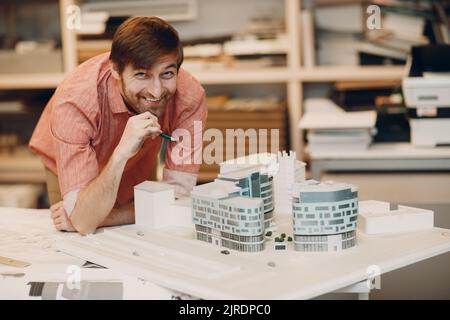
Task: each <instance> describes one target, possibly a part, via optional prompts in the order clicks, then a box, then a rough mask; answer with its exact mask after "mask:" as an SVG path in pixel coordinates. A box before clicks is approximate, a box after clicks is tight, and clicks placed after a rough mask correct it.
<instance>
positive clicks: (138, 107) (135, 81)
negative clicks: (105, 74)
mask: <svg viewBox="0 0 450 320" xmlns="http://www.w3.org/2000/svg"><path fill="white" fill-rule="evenodd" d="M113 68H114V67H113ZM113 75H114V77H115V78H116V79H117V80H119V81H120V82H121V89H122V92H121V94H122V97H123V99H124V101H125V103H126V105H127V106H128V108H130V109H131V110H132V111H134V112H136V113H138V114H139V113H143V112H146V111H150V112H151V113H153V114H154V115H155V116H157V117H158V118H160V117H161V116H162V115H163V114H164V110H165V108H166V106H167V103H168V102H169V100H170V98H171V97H172V96H173V95H174V93H175V91H176V89H177V55H176V54H173V55H167V56H163V57H161V59H160V60H159V61H158V62H156V63H155V64H154V65H153V66H152V67H151V68H150V69H134V67H133V66H132V65H131V64H129V65H127V66H126V67H125V69H124V70H123V72H122V74H120V75H119V74H118V73H117V71H116V69H115V70H114V71H113Z"/></svg>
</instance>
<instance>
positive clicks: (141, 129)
mask: <svg viewBox="0 0 450 320" xmlns="http://www.w3.org/2000/svg"><path fill="white" fill-rule="evenodd" d="M160 133H161V126H160V125H159V123H158V118H157V117H155V116H154V115H153V114H151V113H150V112H148V111H147V112H144V113H141V114H138V115H136V116H132V117H130V118H129V119H128V121H127V125H126V126H125V130H124V131H123V134H122V138H121V139H120V142H119V144H118V145H117V147H116V149H115V153H116V155H118V156H119V157H121V158H122V159H126V160H128V159H129V158H131V157H133V156H134V155H135V154H136V153H137V152H138V151H139V149H140V148H141V147H142V145H143V143H144V141H145V139H146V138H149V137H151V138H152V139H154V138H155V137H157V136H158V135H159V134H160Z"/></svg>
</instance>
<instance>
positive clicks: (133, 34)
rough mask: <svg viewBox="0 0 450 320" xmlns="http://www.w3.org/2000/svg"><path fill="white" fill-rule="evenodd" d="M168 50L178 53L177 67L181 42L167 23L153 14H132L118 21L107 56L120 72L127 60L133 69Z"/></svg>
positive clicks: (179, 64) (149, 62) (148, 64)
mask: <svg viewBox="0 0 450 320" xmlns="http://www.w3.org/2000/svg"><path fill="white" fill-rule="evenodd" d="M172 53H176V54H178V59H177V68H180V66H181V63H182V62H183V46H182V44H181V42H180V38H179V36H178V32H177V31H176V30H175V29H174V28H173V27H172V26H171V25H170V24H168V23H167V22H166V21H164V20H162V19H160V18H157V17H134V18H129V19H127V20H126V21H125V22H124V23H122V24H121V25H120V26H119V28H118V29H117V31H116V33H115V34H114V38H113V42H112V47H111V54H110V56H109V59H110V60H111V61H112V62H114V63H116V64H117V66H118V68H119V73H122V72H123V70H124V69H125V66H126V65H128V64H130V63H131V65H132V66H133V67H134V68H135V69H141V68H142V69H148V68H150V67H151V66H152V65H153V64H154V63H156V62H157V61H158V60H159V59H160V58H161V57H163V56H165V55H168V54H172Z"/></svg>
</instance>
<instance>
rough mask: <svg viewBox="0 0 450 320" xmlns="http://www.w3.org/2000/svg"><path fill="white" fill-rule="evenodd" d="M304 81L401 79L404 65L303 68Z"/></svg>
mask: <svg viewBox="0 0 450 320" xmlns="http://www.w3.org/2000/svg"><path fill="white" fill-rule="evenodd" d="M299 73H300V74H299V78H300V80H301V81H303V82H333V81H375V80H401V79H402V78H403V76H404V74H405V67H404V66H318V67H313V68H302V69H301V70H300V71H299Z"/></svg>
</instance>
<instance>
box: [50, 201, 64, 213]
mask: <svg viewBox="0 0 450 320" xmlns="http://www.w3.org/2000/svg"><path fill="white" fill-rule="evenodd" d="M62 205H63V201H59V202H57V203H55V204H54V205H52V206H51V207H50V211H52V212H53V211H55V210H58V209H59V208H61V207H62Z"/></svg>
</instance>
